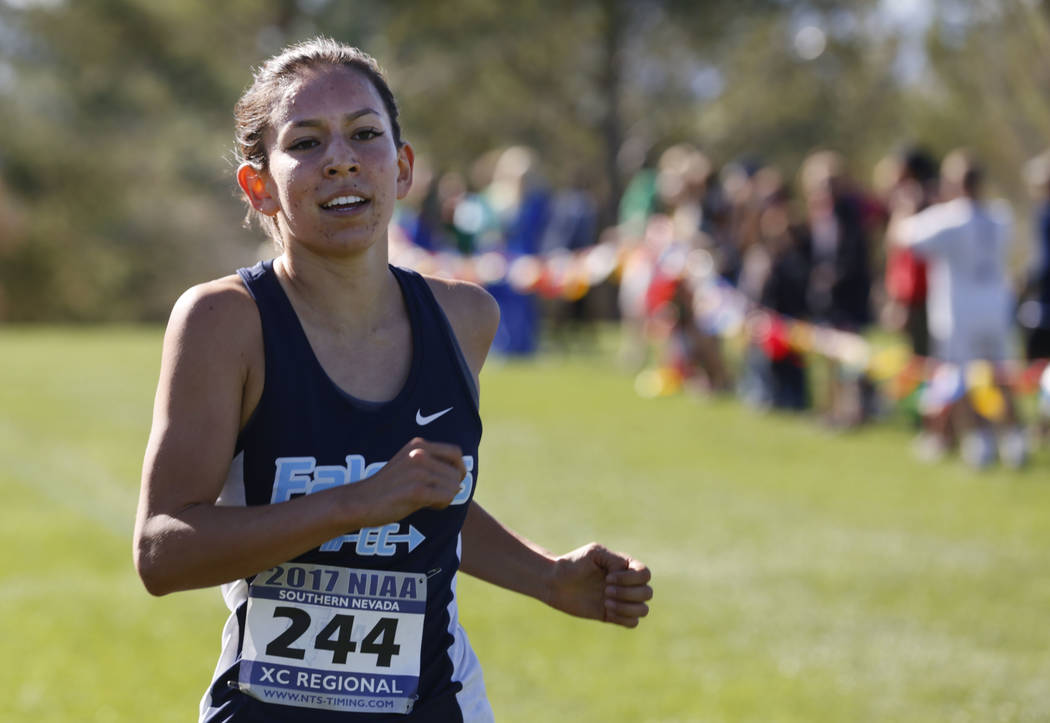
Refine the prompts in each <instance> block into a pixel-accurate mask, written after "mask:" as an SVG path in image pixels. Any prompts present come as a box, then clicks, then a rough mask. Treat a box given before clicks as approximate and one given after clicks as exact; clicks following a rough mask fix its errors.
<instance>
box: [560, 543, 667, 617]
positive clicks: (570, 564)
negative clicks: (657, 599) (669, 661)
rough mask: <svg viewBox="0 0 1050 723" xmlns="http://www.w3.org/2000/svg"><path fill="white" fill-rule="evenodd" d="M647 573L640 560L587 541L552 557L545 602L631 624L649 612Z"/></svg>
mask: <svg viewBox="0 0 1050 723" xmlns="http://www.w3.org/2000/svg"><path fill="white" fill-rule="evenodd" d="M651 577H652V575H651V574H650V572H649V568H648V567H646V566H645V564H643V563H642V562H639V561H638V560H634V559H631V558H630V557H627V556H626V555H621V554H619V553H616V552H612V551H611V550H608V549H606V548H605V547H603V546H601V545H598V544H595V543H591V544H589V545H585V546H583V547H581V548H579V549H576V550H573V551H572V552H570V553H568V554H566V555H562V556H561V557H559V558H558V559H557V560H556V561H555V563H554V567H553V569H552V571H551V576H550V580H549V583H548V584H549V591H550V592H549V596H548V599H547V602H548V604H549V605H550V606H551V607H553V608H555V609H557V610H561V611H562V612H566V613H569V614H570V615H576V616H578V617H581V618H590V619H593V620H602V621H604V622H607V623H614V624H616V625H622V626H624V627H626V628H633V627H636V626H637V625H638V622H639V620H640V619H641V618H643V617H645V616H646V615H648V614H649V606H648V605H647V604H646V603H647V601H648V600H651V599H652V597H653V589H652V587H650V585H649V580H650V578H651Z"/></svg>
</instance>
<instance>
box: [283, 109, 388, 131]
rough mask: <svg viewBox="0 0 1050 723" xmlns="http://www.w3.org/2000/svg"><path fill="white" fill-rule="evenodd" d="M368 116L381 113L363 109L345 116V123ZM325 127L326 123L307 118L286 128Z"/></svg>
mask: <svg viewBox="0 0 1050 723" xmlns="http://www.w3.org/2000/svg"><path fill="white" fill-rule="evenodd" d="M366 115H379V111H377V110H376V109H374V108H362V109H360V110H356V111H354V112H353V113H347V114H346V115H345V116H343V122H345V123H349V122H352V121H355V120H357V119H358V118H360V117H362V116H366ZM323 125H325V123H324V122H323V121H320V120H315V119H313V118H307V119H304V120H299V121H295V122H294V123H291V124H289V125H287V126H285V127H286V128H289V129H291V128H319V127H321V126H323Z"/></svg>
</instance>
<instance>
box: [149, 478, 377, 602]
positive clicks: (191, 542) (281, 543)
mask: <svg viewBox="0 0 1050 723" xmlns="http://www.w3.org/2000/svg"><path fill="white" fill-rule="evenodd" d="M331 492H333V493H334V492H337V490H331ZM353 516H354V515H352V514H347V513H346V512H345V511H344V510H343V509H341V506H340V504H337V499H336V495H334V494H329V493H319V494H316V495H308V496H305V497H300V498H297V499H294V500H291V501H289V502H284V503H280V504H273V505H258V506H251V507H220V506H216V505H213V504H206V503H200V504H194V505H190V506H188V507H186V508H185V509H182V510H179V511H177V512H172V513H157V514H153V515H151V516H149V517H146V518H144V519H143V520H142V522H141V525H140V527H139V529H137V530H136V536H135V539H136V544H135V564H136V567H137V568H138V570H139V574H140V576H141V577H142V580H143V583H144V584H145V586H146V588H147V589H148V590H149V591H150V592H151V593H153V594H155V595H163V594H166V593H169V592H175V591H177V590H189V589H193V588H200V587H209V586H212V585H218V584H222V583H225V582H229V581H231V580H236V579H238V578H243V577H248V576H250V575H254V574H256V573H258V572H261V571H262V570H266V569H269V568H271V567H273V566H274V565H278V564H280V563H282V562H286V561H288V560H290V559H292V558H294V557H297V556H298V555H301V554H302V553H304V552H306V551H307V550H310V549H312V548H315V547H318V546H319V545H321V544H323V543H324V542H326V541H328V540H330V539H332V538H333V537H336V536H338V535H340V534H343V533H345V532H348V531H350V529H356V528H351V527H350V525H353V524H354V523H353V522H347V521H346V520H347V518H349V517H353Z"/></svg>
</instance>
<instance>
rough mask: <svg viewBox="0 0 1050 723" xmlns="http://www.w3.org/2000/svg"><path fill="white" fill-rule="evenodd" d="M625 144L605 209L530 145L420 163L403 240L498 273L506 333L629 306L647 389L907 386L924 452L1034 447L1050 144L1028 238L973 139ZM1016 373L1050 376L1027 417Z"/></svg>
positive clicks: (852, 422) (426, 258) (410, 258)
mask: <svg viewBox="0 0 1050 723" xmlns="http://www.w3.org/2000/svg"><path fill="white" fill-rule="evenodd" d="M620 161H621V163H622V164H623V165H624V166H626V168H625V170H626V171H628V173H627V174H626V175H627V177H628V178H629V182H628V183H627V185H626V189H625V192H624V194H623V197H622V200H621V202H620V205H619V214H618V218H617V221H616V223H615V224H613V225H610V226H605V227H603V226H602V225H601V223H600V221H599V213H598V201H597V199H596V198H595V197H594V195H593V193H592V192H590V191H589V190H588V189H587V188H586V187H583V186H580V185H567V186H563V187H560V188H559V187H555V186H552V185H551V184H550V183H549V182H547V181H546V179H545V175H544V173H543V169H542V168H541V167H540V164H539V160H538V155H537V153H536V152H535V151H533V150H531V149H529V148H526V147H521V146H515V147H511V148H506V149H500V150H496V151H492V152H489V153H486V154H484V155H483V156H482V157H480V158H479V159H477V160H476V161H475V162H474V163H473V164H472V165H471V166H470V168H469V169H467V170H466V171H460V170H451V171H446V172H443V173H440V174H438V173H434V172H433V171H432V170H431V169H430V168H429V167H428V166H427V165H426V163H425V162H422V163H421V164H420V165H419V167H418V168H417V171H418V173H417V184H416V186H415V189H414V191H413V193H412V195H411V196H410V197H409V198H408V199H406V200H405V202H404V203H402V205H401V207H400V210H399V213H398V215H397V218H396V221H395V228H394V229H392V231H393V233H392V237H393V244H394V251H395V254H394V256H395V260H396V261H399V262H401V263H404V264H406V265H409V266H413V267H416V268H421V269H423V270H425V271H428V272H431V273H437V274H442V275H447V276H454V277H459V278H465V279H469V280H472V281H476V282H479V283H483V284H485V285H486V286H487V287H488V288H489V289H490V291H492V293H493V294H494V295H495V296H496V298H497V299H498V301H499V302H500V307H501V311H502V322H501V327H500V330H499V333H498V334H497V339H496V342H495V351H496V352H497V353H502V354H508V355H528V354H532V353H534V352H535V351H536V350H537V348H538V347H539V344H540V339H541V335H542V336H544V338H547V339H549V340H550V341H551V343H552V344H554V345H557V346H559V347H561V348H580V347H581V346H584V347H585V346H586V344H587V343H588V341H589V340H592V339H593V337H594V334H595V331H594V325H595V324H596V323H597V322H601V321H605V320H610V319H615V320H618V322H619V324H620V329H621V346H620V356H621V361H622V362H623V363H624V364H625V365H626V366H628V367H629V368H631V369H633V370H634V371H639V370H641V371H640V373H639V376H638V389H639V393H642V394H645V395H653V396H655V395H659V394H666V393H671V392H675V391H678V390H679V389H681V388H683V387H685V388H689V389H693V390H696V391H699V392H701V393H706V394H728V393H736V394H739V395H740V396H741V397H742V398H743V399H744V400H745V401H746V402H747V403H749V404H751V405H754V406H756V407H758V408H762V409H782V410H791V411H806V410H815V411H817V412H819V414H820V416H821V419H823V420H824V422H825V423H827V424H830V425H832V426H834V427H837V428H852V427H856V426H859V425H861V424H863V423H865V422H870V421H873V420H875V419H877V418H881V417H884V416H886V415H887V414H888V413H890V412H891V411H894V410H895V409H897V408H898V407H901V408H904V409H905V412H906V414H907V415H908V416H909V417H910V418H911V419H912V421H913V423H914V424H915V426H916V427H917V429H919V431H920V434H919V435H918V438H917V441H916V452H917V453H918V454H919V455H920V456H922V457H923V458H924V459H931V460H934V459H939V458H940V457H941V456H943V455H944V454H946V453H947V452H949V451H950V450H952V449H956V448H958V449H959V451H960V452H961V454H962V456H963V459H964V460H965V461H966V462H967V463H969V464H971V465H973V466H976V467H983V466H987V465H989V464H991V463H992V462H993V461H995V460H996V459H997V458H999V459H1001V461H1002V462H1003V463H1005V464H1008V465H1011V466H1021V465H1023V464H1024V463H1025V461H1026V458H1027V453H1028V445H1029V439H1028V438H1029V436H1032V435H1034V436H1036V439H1035V440H1033V441H1036V442H1038V441H1039V439H1038V438H1039V436H1040V435H1041V434H1043V433H1045V421H1046V420H1045V417H1046V415H1047V412H1048V411H1050V410H1048V409H1047V407H1046V404H1047V394H1048V391H1050V390H1046V389H1043V390H1040V387H1039V384H1040V379H1041V376H1042V375H1043V372H1044V369H1045V367H1046V361H1047V358H1048V357H1050V265H1048V259H1050V152H1047V153H1044V154H1041V155H1039V156H1037V157H1034V158H1032V159H1030V160H1029V161H1028V162H1027V163H1026V164H1025V165H1024V167H1023V168H1021V169H1018V173H1020V174H1022V175H1023V176H1024V180H1025V182H1026V184H1027V187H1028V189H1029V191H1030V194H1031V202H1030V206H1031V209H1030V212H1031V214H1032V216H1033V219H1032V222H1031V223H1030V224H1029V226H1028V227H1029V228H1030V229H1031V237H1030V238H1018V235H1017V230H1016V224H1015V223H1014V220H1013V218H1012V211H1011V208H1010V206H1009V205H1008V204H1006V203H1005V202H1004V201H1002V200H1001V199H989V198H987V196H986V185H987V183H986V179H985V171H984V166H983V165H982V163H981V161H980V159H978V158H976V157H975V156H974V154H973V153H972V152H970V151H968V150H965V149H956V150H954V151H952V152H950V153H948V154H947V155H946V156H945V157H944V158H943V159H939V158H936V157H935V156H934V155H933V154H932V153H930V152H929V151H928V150H926V149H924V148H920V147H902V148H900V149H896V150H894V151H893V152H891V153H889V154H887V155H886V156H884V157H883V158H881V159H880V160H879V161H878V162H877V163H876V164H875V166H874V168H873V169H872V171H871V174H870V179H868V180H867V181H866V182H865V181H862V180H861V179H857V178H854V177H851V176H850V175H849V173H848V170H847V169H848V167H849V164H848V162H847V160H846V158H845V157H844V156H843V155H841V154H840V153H837V152H835V151H831V150H819V151H814V152H812V153H811V154H809V155H808V156H807V157H805V158H804V160H803V162H802V164H801V166H800V168H798V169H783V170H782V169H780V168H778V167H775V166H773V165H768V164H763V163H761V162H760V161H758V160H755V159H747V160H734V161H731V162H728V163H726V164H724V165H722V166H721V167H717V166H716V165H714V163H713V162H712V161H711V159H710V158H709V157H708V156H707V155H706V154H705V153H703V152H702V151H701V150H700V149H698V148H697V147H695V146H694V145H691V144H689V143H675V144H672V145H670V146H668V147H665V148H662V149H659V148H651V147H644V146H641V145H640V144H632V143H627V144H625V146H624V149H623V153H622V154H621V158H620ZM946 214H949V215H950V214H955V215H954V216H951V217H950V218H948V219H947V220H945V215H946ZM960 214H961V220H960V219H956V216H960ZM1017 259H1020V261H1017ZM544 332H546V334H544ZM815 366H816V368H815V369H814V367H815ZM814 385H816V386H817V387H818V388H816V389H814ZM1044 386H1045V382H1044ZM1018 394H1022V395H1032V394H1035V395H1036V396H1038V397H1039V400H1038V402H1037V403H1036V404H1035V406H1034V407H1032V405H1028V406H1029V408H1030V409H1029V411H1030V413H1029V416H1030V417H1032V419H1030V421H1032V422H1033V425H1032V430H1031V431H1030V430H1028V429H1026V428H1025V424H1024V422H1023V417H1024V414H1023V413H1022V412H1021V411H1020V406H1019V403H1018V399H1017V397H1018Z"/></svg>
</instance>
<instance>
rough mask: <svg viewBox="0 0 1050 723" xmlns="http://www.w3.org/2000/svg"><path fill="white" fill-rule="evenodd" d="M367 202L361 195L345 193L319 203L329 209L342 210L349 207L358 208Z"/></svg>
mask: <svg viewBox="0 0 1050 723" xmlns="http://www.w3.org/2000/svg"><path fill="white" fill-rule="evenodd" d="M365 203H368V199H366V198H362V197H361V196H354V195H347V196H336V197H335V198H333V199H331V200H330V201H325V202H324V203H322V204H321V208H326V209H331V210H336V211H338V210H343V209H350V208H358V207H359V206H362V205H363V204H365Z"/></svg>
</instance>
